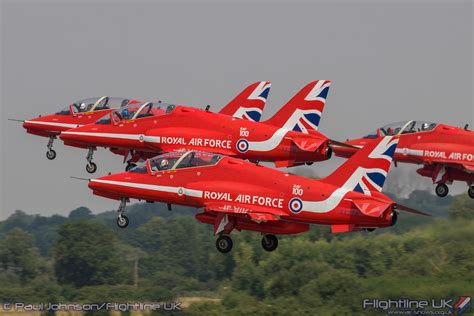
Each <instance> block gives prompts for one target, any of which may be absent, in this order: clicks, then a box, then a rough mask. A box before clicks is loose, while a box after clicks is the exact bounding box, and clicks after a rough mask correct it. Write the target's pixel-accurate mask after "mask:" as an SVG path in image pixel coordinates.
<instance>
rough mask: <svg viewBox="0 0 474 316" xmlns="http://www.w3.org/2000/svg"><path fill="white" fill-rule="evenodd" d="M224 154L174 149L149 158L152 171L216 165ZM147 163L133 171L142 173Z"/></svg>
mask: <svg viewBox="0 0 474 316" xmlns="http://www.w3.org/2000/svg"><path fill="white" fill-rule="evenodd" d="M221 158H222V156H221V155H218V154H212V153H207V152H199V151H174V152H170V153H166V154H163V155H159V156H156V157H155V158H152V159H149V160H148V164H149V168H150V171H151V172H158V171H163V170H175V169H187V168H196V167H205V166H213V165H216V164H217V163H218V162H219V161H220V160H221ZM144 166H145V165H139V166H137V167H135V168H133V169H132V170H130V171H131V172H137V173H141V172H143V170H144V169H143V167H144Z"/></svg>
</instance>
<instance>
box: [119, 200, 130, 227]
mask: <svg viewBox="0 0 474 316" xmlns="http://www.w3.org/2000/svg"><path fill="white" fill-rule="evenodd" d="M126 206H127V199H126V198H121V199H120V205H119V208H118V210H117V212H118V213H119V215H118V218H117V226H118V227H120V228H125V227H127V226H128V223H129V222H130V221H129V220H128V217H127V216H125V215H123V213H124V212H125V207H126Z"/></svg>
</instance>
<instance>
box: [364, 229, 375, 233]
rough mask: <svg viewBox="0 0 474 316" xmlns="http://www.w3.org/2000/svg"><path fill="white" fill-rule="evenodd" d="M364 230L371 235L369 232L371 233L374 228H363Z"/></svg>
mask: <svg viewBox="0 0 474 316" xmlns="http://www.w3.org/2000/svg"><path fill="white" fill-rule="evenodd" d="M364 230H365V231H366V232H369V233H371V232H373V231H374V230H375V228H364Z"/></svg>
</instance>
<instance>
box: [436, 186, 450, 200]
mask: <svg viewBox="0 0 474 316" xmlns="http://www.w3.org/2000/svg"><path fill="white" fill-rule="evenodd" d="M435 191H436V195H437V196H439V197H445V196H446V195H448V193H449V188H448V186H447V185H446V184H444V183H440V184H438V185H437V186H436V189H435Z"/></svg>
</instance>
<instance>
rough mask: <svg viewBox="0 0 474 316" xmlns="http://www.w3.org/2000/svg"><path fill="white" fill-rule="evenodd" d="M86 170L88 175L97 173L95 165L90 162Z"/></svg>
mask: <svg viewBox="0 0 474 316" xmlns="http://www.w3.org/2000/svg"><path fill="white" fill-rule="evenodd" d="M86 170H87V172H89V173H94V172H96V171H97V165H96V164H95V163H93V162H90V163H88V164H87V165H86Z"/></svg>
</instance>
